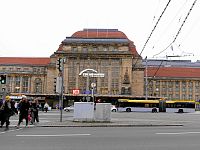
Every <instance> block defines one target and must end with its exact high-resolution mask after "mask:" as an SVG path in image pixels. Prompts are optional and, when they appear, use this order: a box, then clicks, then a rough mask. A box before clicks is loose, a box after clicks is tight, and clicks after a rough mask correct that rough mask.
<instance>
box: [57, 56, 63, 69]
mask: <svg viewBox="0 0 200 150" xmlns="http://www.w3.org/2000/svg"><path fill="white" fill-rule="evenodd" d="M57 68H58V70H59V71H60V72H61V71H62V70H63V59H62V58H58V60H57Z"/></svg>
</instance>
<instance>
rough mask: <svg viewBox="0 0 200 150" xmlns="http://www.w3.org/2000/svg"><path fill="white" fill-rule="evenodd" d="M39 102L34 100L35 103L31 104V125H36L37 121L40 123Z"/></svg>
mask: <svg viewBox="0 0 200 150" xmlns="http://www.w3.org/2000/svg"><path fill="white" fill-rule="evenodd" d="M38 107H39V105H38V100H37V99H34V100H33V102H32V103H31V117H32V119H31V124H34V123H35V121H36V122H37V123H38V122H39V116H38Z"/></svg>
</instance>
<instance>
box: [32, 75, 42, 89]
mask: <svg viewBox="0 0 200 150" xmlns="http://www.w3.org/2000/svg"><path fill="white" fill-rule="evenodd" d="M34 83H35V89H34V92H35V93H42V80H41V79H40V78H36V79H35V82H34Z"/></svg>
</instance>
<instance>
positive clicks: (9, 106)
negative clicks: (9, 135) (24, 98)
mask: <svg viewBox="0 0 200 150" xmlns="http://www.w3.org/2000/svg"><path fill="white" fill-rule="evenodd" d="M15 113H17V110H16V109H15V104H14V102H13V101H11V99H10V96H6V98H5V102H4V103H3V104H2V106H1V126H0V127H1V128H2V127H3V125H4V123H6V130H8V129H9V124H10V121H9V119H10V117H11V116H12V115H14V114H15Z"/></svg>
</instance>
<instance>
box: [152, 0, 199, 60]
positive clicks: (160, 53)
mask: <svg viewBox="0 0 200 150" xmlns="http://www.w3.org/2000/svg"><path fill="white" fill-rule="evenodd" d="M196 2H197V0H195V1H194V2H193V4H192V6H191V8H190V10H189V11H188V13H187V15H186V17H185V19H184V21H183V23H182V24H181V27H180V28H179V30H178V32H177V34H176V36H175V38H174V40H173V41H172V42H171V43H170V44H169V45H168V46H167V47H166V48H165V49H164V50H162V51H161V52H159V53H157V54H155V55H154V56H157V55H159V54H161V53H163V52H164V51H166V50H167V49H168V48H169V47H170V46H171V45H172V44H173V43H174V42H175V41H176V39H177V37H178V35H179V34H180V32H181V29H182V28H183V25H184V24H185V22H186V20H187V18H188V16H189V15H190V13H191V11H192V9H193V7H194V5H195V4H196ZM154 56H153V57H154Z"/></svg>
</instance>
